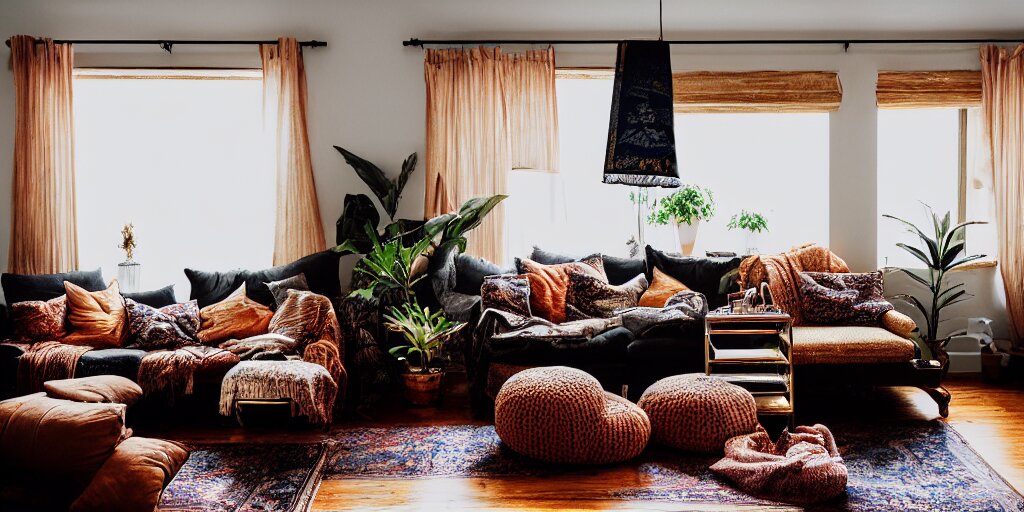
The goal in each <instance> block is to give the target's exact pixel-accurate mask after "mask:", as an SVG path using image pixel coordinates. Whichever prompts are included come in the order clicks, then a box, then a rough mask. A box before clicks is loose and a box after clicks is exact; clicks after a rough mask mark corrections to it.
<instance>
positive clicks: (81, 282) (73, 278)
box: [0, 269, 107, 304]
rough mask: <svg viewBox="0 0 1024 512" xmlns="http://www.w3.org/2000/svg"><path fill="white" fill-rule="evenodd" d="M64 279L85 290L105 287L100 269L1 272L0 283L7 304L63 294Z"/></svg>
mask: <svg viewBox="0 0 1024 512" xmlns="http://www.w3.org/2000/svg"><path fill="white" fill-rule="evenodd" d="M64 281H68V282H70V283H74V284H76V285H78V286H81V287H82V288H85V289H86V290H87V291H90V292H96V291H99V290H102V289H104V288H106V287H107V285H106V283H104V282H103V274H102V273H101V272H100V269H96V270H93V271H91V272H86V271H78V272H64V273H62V274H6V273H5V274H3V275H2V276H0V283H2V285H3V288H4V300H6V301H7V303H8V304H14V303H16V302H25V301H28V300H50V299H55V298H57V297H60V296H61V295H64Z"/></svg>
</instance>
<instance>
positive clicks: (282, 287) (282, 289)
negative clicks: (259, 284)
mask: <svg viewBox="0 0 1024 512" xmlns="http://www.w3.org/2000/svg"><path fill="white" fill-rule="evenodd" d="M266 285H267V288H269V289H270V294H271V295H273V296H274V308H278V307H280V306H281V304H282V303H283V302H284V301H285V299H287V298H288V290H300V291H303V290H306V291H308V290H309V284H308V283H307V282H306V274H299V275H297V276H292V277H288V278H285V279H282V280H280V281H271V282H269V283H266Z"/></svg>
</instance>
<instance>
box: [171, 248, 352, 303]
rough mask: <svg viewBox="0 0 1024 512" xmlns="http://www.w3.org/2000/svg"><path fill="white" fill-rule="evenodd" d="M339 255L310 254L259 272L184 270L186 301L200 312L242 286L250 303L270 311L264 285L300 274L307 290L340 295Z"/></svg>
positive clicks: (329, 295)
mask: <svg viewBox="0 0 1024 512" xmlns="http://www.w3.org/2000/svg"><path fill="white" fill-rule="evenodd" d="M340 258H341V254H340V253H336V252H334V251H332V250H326V251H322V252H318V253H315V254H310V255H309V256H306V257H304V258H300V259H298V260H295V261H293V262H291V263H288V264H287V265H280V266H277V267H271V268H267V269H263V270H230V271H227V272H207V271H202V270H194V269H190V268H187V269H185V276H186V277H188V280H189V283H191V285H192V292H191V295H190V298H192V299H195V300H196V301H198V302H199V307H201V308H203V307H206V306H209V305H211V304H215V303H217V302H220V301H222V300H224V299H225V298H227V297H228V296H229V295H231V293H232V292H233V291H235V290H237V289H238V287H239V286H241V285H242V284H243V283H244V284H245V285H246V287H247V289H248V294H249V296H250V298H251V299H252V300H255V301H256V302H258V303H260V304H263V305H264V306H267V307H270V306H272V305H273V304H274V296H273V294H272V293H271V292H270V288H268V287H267V283H269V282H273V281H280V280H282V279H285V278H287V277H292V276H297V275H299V274H304V275H305V276H306V282H307V283H308V284H309V289H310V290H311V291H313V292H316V293H319V294H320V295H324V296H326V297H329V298H336V297H338V296H340V295H341V281H340V280H339V279H338V274H339V268H338V261H339V259H340Z"/></svg>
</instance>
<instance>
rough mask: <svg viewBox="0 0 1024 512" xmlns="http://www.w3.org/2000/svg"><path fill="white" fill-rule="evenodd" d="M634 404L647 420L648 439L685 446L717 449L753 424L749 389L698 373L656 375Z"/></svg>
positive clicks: (709, 450) (705, 450)
mask: <svg viewBox="0 0 1024 512" xmlns="http://www.w3.org/2000/svg"><path fill="white" fill-rule="evenodd" d="M637 405H639V406H640V408H641V409H643V410H644V411H645V412H647V416H648V417H649V418H650V420H651V438H652V439H654V440H655V441H657V442H658V443H661V444H663V445H665V446H669V447H672V448H677V449H680V450H686V451H690V452H702V453H722V450H723V448H724V447H725V442H726V441H728V440H729V439H730V438H732V437H735V436H740V435H744V434H749V433H751V432H753V431H754V430H755V429H757V426H758V422H757V406H756V405H755V404H754V397H753V396H752V395H751V394H750V392H748V391H747V390H745V389H743V388H741V387H739V386H737V385H735V384H729V383H728V382H726V381H724V380H722V379H717V378H714V377H708V376H706V375H704V374H701V373H690V374H686V375H676V376H673V377H666V378H664V379H661V380H659V381H658V382H655V383H654V384H652V385H651V387H649V388H647V390H646V391H644V394H643V395H641V396H640V401H639V402H637Z"/></svg>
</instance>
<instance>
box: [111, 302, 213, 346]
mask: <svg viewBox="0 0 1024 512" xmlns="http://www.w3.org/2000/svg"><path fill="white" fill-rule="evenodd" d="M124 302H125V309H126V310H127V312H128V333H127V335H126V336H125V345H124V346H125V347H126V348H140V349H143V350H158V349H163V348H177V347H180V346H182V345H191V344H194V343H197V342H198V341H199V340H198V338H197V332H198V326H199V306H198V305H197V304H196V301H194V300H190V301H188V302H186V303H184V304H171V305H169V306H165V307H163V308H160V309H156V308H154V307H150V306H147V305H145V304H140V303H138V302H135V301H134V300H132V299H128V298H126V299H125V300H124Z"/></svg>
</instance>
